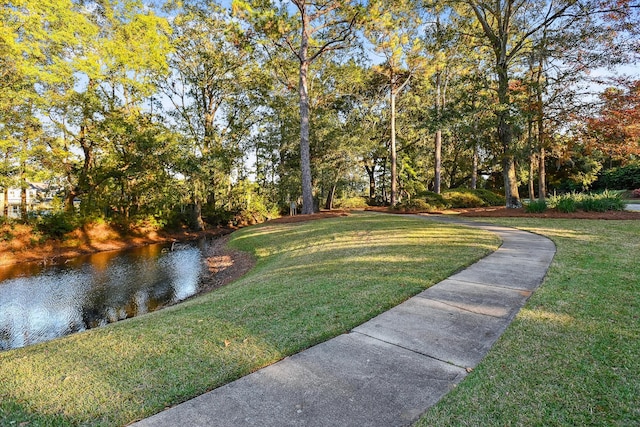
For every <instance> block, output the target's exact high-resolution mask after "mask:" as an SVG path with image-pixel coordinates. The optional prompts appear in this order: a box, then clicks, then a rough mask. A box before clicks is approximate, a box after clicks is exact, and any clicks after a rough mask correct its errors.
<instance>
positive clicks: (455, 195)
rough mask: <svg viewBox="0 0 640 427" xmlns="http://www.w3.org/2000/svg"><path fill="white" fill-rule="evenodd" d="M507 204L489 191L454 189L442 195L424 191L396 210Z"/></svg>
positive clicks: (400, 204) (432, 209)
mask: <svg viewBox="0 0 640 427" xmlns="http://www.w3.org/2000/svg"><path fill="white" fill-rule="evenodd" d="M504 204H505V199H504V197H503V196H500V195H499V194H496V193H494V192H492V191H489V190H472V189H469V188H454V189H450V190H445V191H443V192H442V194H438V193H434V192H432V191H422V192H420V193H418V194H416V195H415V196H414V197H412V198H411V199H410V200H405V201H403V202H401V203H399V204H398V205H397V206H396V208H398V209H403V210H414V211H427V212H429V211H436V210H441V209H446V208H477V207H482V206H501V205H504Z"/></svg>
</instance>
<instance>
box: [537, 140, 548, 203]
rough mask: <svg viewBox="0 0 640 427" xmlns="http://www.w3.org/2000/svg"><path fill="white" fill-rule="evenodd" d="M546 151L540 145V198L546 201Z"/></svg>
mask: <svg viewBox="0 0 640 427" xmlns="http://www.w3.org/2000/svg"><path fill="white" fill-rule="evenodd" d="M544 162H545V151H544V146H543V145H540V154H539V155H538V198H539V199H540V200H544V199H545V198H546V197H547V183H546V173H547V172H546V167H545V164H544Z"/></svg>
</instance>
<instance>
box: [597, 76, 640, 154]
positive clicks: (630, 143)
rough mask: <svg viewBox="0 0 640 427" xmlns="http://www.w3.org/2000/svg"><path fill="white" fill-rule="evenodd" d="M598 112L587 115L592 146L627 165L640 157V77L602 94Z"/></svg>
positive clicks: (621, 83)
mask: <svg viewBox="0 0 640 427" xmlns="http://www.w3.org/2000/svg"><path fill="white" fill-rule="evenodd" d="M600 100H601V102H602V105H601V107H600V111H599V114H598V116H596V117H591V118H589V119H587V129H586V131H587V135H588V143H587V144H588V147H589V148H590V149H591V150H594V151H599V152H601V153H602V154H603V155H605V156H606V157H609V159H610V162H612V161H614V160H615V161H618V162H621V163H622V164H623V165H624V164H625V163H626V162H628V161H629V160H631V159H633V158H638V157H640V80H635V81H628V82H619V85H618V86H617V87H610V88H607V89H606V90H605V91H604V92H602V94H600Z"/></svg>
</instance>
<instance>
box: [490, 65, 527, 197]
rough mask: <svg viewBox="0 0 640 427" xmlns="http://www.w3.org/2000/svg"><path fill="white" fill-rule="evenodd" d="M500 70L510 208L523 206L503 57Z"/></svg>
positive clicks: (504, 163) (502, 139)
mask: <svg viewBox="0 0 640 427" xmlns="http://www.w3.org/2000/svg"><path fill="white" fill-rule="evenodd" d="M496 68H497V71H498V102H499V103H500V107H501V108H500V109H499V110H498V140H499V141H500V145H501V146H502V177H503V179H504V196H505V199H506V207H507V208H508V209H517V208H520V207H522V203H521V202H520V194H519V192H518V180H517V177H516V169H515V156H514V154H513V147H512V139H513V129H512V127H511V123H510V117H509V112H508V108H509V74H508V71H507V63H506V59H504V58H501V59H499V61H498V64H497V67H496Z"/></svg>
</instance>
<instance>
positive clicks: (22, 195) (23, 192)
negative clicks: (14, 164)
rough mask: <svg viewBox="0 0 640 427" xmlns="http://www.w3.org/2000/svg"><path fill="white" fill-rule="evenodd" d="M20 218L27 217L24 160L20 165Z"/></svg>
mask: <svg viewBox="0 0 640 427" xmlns="http://www.w3.org/2000/svg"><path fill="white" fill-rule="evenodd" d="M25 145H26V144H25ZM20 218H21V219H27V172H26V166H25V163H24V161H22V162H21V165H20Z"/></svg>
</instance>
